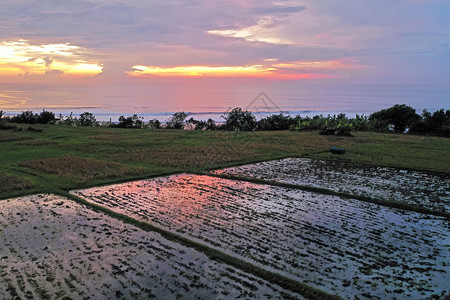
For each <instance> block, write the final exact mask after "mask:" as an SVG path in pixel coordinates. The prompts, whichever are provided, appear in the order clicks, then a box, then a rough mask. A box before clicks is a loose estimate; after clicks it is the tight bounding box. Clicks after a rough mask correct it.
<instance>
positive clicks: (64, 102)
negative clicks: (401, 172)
mask: <svg viewBox="0 0 450 300" xmlns="http://www.w3.org/2000/svg"><path fill="white" fill-rule="evenodd" d="M394 104H407V105H409V106H411V107H413V108H415V109H416V111H417V113H419V114H421V113H422V110H423V109H427V110H428V111H435V110H437V109H441V108H444V109H449V104H450V86H430V85H386V84H385V85H375V84H372V85H369V84H366V85H351V84H309V83H308V84H305V83H303V84H298V83H295V82H288V83H285V82H280V81H275V82H272V81H269V82H267V83H266V84H261V83H260V82H257V83H255V82H245V83H243V84H242V83H236V84H234V85H228V86H226V85H225V86H224V85H223V84H220V83H218V82H212V83H211V82H209V83H208V84H205V82H203V83H202V82H200V83H198V82H195V81H191V82H188V83H183V84H169V83H165V84H164V83H162V84H161V83H160V84H152V85H150V84H147V83H142V82H140V83H126V84H125V83H123V84H120V83H115V84H102V85H94V84H85V85H78V86H73V85H67V84H66V85H49V84H45V85H44V84H32V85H30V84H27V85H22V84H0V110H3V111H5V112H6V115H15V114H17V113H19V112H20V111H23V110H32V111H34V112H35V113H37V112H39V111H42V109H46V110H50V111H53V112H55V113H56V114H57V115H59V114H62V115H63V116H68V115H70V114H71V113H72V114H73V115H74V116H78V115H79V114H81V113H83V112H91V113H93V114H94V115H95V116H96V118H97V120H98V121H109V120H112V121H113V122H115V121H117V120H118V118H119V116H121V115H124V116H131V115H133V114H137V115H139V116H141V117H143V118H144V121H148V120H151V119H158V120H160V121H162V122H164V121H166V120H168V119H169V118H170V117H171V116H172V115H173V113H175V112H179V111H184V112H188V113H189V115H190V116H189V117H193V118H194V119H197V120H206V119H208V118H212V119H213V120H215V121H216V122H222V121H223V120H224V119H223V117H222V116H223V115H224V113H225V112H226V111H227V110H228V109H230V108H234V107H241V108H243V109H247V110H250V111H252V112H253V113H254V114H255V116H256V117H257V118H258V119H260V118H262V117H265V116H267V115H270V114H274V113H284V114H289V115H292V116H295V115H301V116H314V115H320V114H322V115H325V116H326V115H328V114H330V115H333V114H339V113H345V114H346V115H348V116H354V115H356V114H360V115H361V114H364V115H370V114H371V113H373V112H375V111H378V110H380V109H383V108H388V107H390V106H392V105H394Z"/></svg>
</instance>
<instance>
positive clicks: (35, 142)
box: [0, 125, 450, 198]
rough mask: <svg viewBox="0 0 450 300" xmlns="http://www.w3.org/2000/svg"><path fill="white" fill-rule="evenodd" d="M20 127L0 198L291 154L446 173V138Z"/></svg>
mask: <svg viewBox="0 0 450 300" xmlns="http://www.w3.org/2000/svg"><path fill="white" fill-rule="evenodd" d="M20 126H21V125H19V127H20ZM22 127H23V129H24V130H23V131H12V130H0V153H1V155H0V170H2V172H3V175H2V178H6V177H7V178H14V184H13V185H12V184H11V187H12V186H14V188H5V187H3V188H2V189H0V198H6V197H10V196H14V195H23V194H26V193H31V192H33V193H34V192H48V191H54V190H69V189H74V188H83V187H88V186H95V185H104V184H108V183H115V182H122V181H126V180H133V179H141V178H146V177H154V176H157V175H161V174H168V173H175V172H201V171H204V170H207V169H213V168H219V167H228V166H232V165H238V164H243V163H252V162H258V161H265V160H271V159H277V158H284V157H293V156H296V157H311V158H315V159H326V160H330V159H331V160H346V161H350V162H356V163H364V164H372V165H382V166H392V167H399V168H405V169H415V170H422V171H430V172H439V173H446V174H449V173H450V139H446V138H438V137H424V136H410V135H394V134H380V133H371V132H356V133H355V134H354V135H355V137H335V136H321V135H319V134H318V132H317V131H303V132H294V131H272V132H255V133H254V132H240V133H234V132H223V131H209V132H203V131H183V130H136V129H120V128H101V127H67V126H52V125H33V127H34V128H37V129H42V132H32V131H26V129H27V128H28V125H22ZM330 147H343V148H345V149H346V154H345V155H332V154H331V153H329V152H328V149H329V148H330ZM8 180H10V179H8ZM8 182H11V181H8ZM30 183H31V184H30ZM3 185H8V186H9V183H4V184H3Z"/></svg>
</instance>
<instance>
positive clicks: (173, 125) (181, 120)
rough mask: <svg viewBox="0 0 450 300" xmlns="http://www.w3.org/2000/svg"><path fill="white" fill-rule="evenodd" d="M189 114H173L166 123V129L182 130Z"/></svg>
mask: <svg viewBox="0 0 450 300" xmlns="http://www.w3.org/2000/svg"><path fill="white" fill-rule="evenodd" d="M188 115H189V114H188V113H185V112H184V111H182V112H176V113H174V114H173V116H172V118H171V119H170V120H168V121H167V128H168V129H183V128H184V124H185V120H186V118H187V116H188Z"/></svg>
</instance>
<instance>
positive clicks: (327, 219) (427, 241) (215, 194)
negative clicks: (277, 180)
mask: <svg viewBox="0 0 450 300" xmlns="http://www.w3.org/2000/svg"><path fill="white" fill-rule="evenodd" d="M73 193H74V194H76V195H78V196H81V197H83V198H85V199H87V200H88V201H91V202H93V203H96V204H99V205H103V206H105V207H108V208H110V209H112V210H114V211H116V212H119V213H123V214H126V215H129V216H131V217H133V218H136V219H139V220H143V221H147V222H150V223H153V224H156V225H157V226H161V227H163V228H166V229H168V230H171V231H174V232H178V233H181V234H183V235H185V236H188V237H189V238H192V239H195V240H198V241H201V242H203V243H206V244H209V245H211V246H213V247H216V248H219V249H221V250H222V251H224V252H227V253H231V254H233V255H236V256H239V257H243V258H245V259H247V260H249V261H252V262H254V263H256V264H259V265H262V266H265V267H267V268H269V269H272V270H276V271H278V272H281V273H283V274H286V275H287V276H290V277H292V278H295V279H298V280H300V281H302V282H305V283H307V284H309V285H311V286H314V287H317V288H319V289H322V290H325V291H327V292H330V293H336V294H339V295H341V296H342V297H344V298H348V299H352V298H354V297H355V296H357V297H359V298H370V297H373V298H375V299H376V298H378V299H387V298H397V299H419V298H425V297H430V296H432V295H442V294H443V293H445V291H446V290H449V289H450V284H449V282H450V266H449V261H450V253H449V249H450V236H449V225H448V221H445V220H442V219H439V218H437V217H429V216H424V215H422V214H418V213H414V212H405V211H400V210H396V209H391V208H387V207H382V206H379V205H376V204H372V203H365V202H361V201H357V200H349V199H342V198H339V197H336V196H328V195H321V194H315V193H310V192H304V191H300V190H295V189H288V188H281V187H276V186H268V185H256V184H252V183H248V182H240V181H231V180H225V179H221V178H214V177H209V176H197V175H186V174H185V175H174V176H169V177H163V178H156V179H152V180H142V181H135V182H130V183H124V184H119V185H113V186H107V187H100V188H99V187H97V188H90V189H85V190H78V191H74V192H73Z"/></svg>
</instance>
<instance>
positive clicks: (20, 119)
mask: <svg viewBox="0 0 450 300" xmlns="http://www.w3.org/2000/svg"><path fill="white" fill-rule="evenodd" d="M188 117H189V113H186V112H176V113H174V114H173V116H172V117H171V118H170V119H169V120H167V121H166V122H164V123H162V122H160V121H159V120H157V119H152V120H149V121H148V122H145V121H144V118H143V117H141V116H138V115H136V114H135V115H133V116H130V117H125V116H120V117H119V119H118V122H116V123H113V122H102V123H101V122H98V121H97V120H96V117H95V116H94V115H93V114H92V113H90V112H84V113H82V114H80V115H79V116H78V117H74V116H73V115H72V114H71V115H70V116H67V117H64V116H62V115H59V117H56V115H55V114H54V113H53V112H50V111H47V110H43V111H42V112H40V113H39V114H34V113H33V112H32V111H29V110H28V111H23V112H22V113H20V114H18V115H16V116H13V117H10V118H6V117H4V112H3V111H0V120H1V123H0V127H3V128H5V127H6V125H5V124H4V123H5V121H8V122H10V123H26V124H63V125H69V126H109V127H118V128H149V129H163V128H164V129H192V130H234V131H268V130H297V131H301V130H320V133H321V134H325V135H342V136H351V132H352V131H377V132H392V133H408V134H424V135H436V136H444V137H450V110H446V111H444V109H440V110H437V111H435V112H433V113H431V112H428V111H427V110H424V111H423V112H422V114H421V115H419V114H417V113H416V110H415V109H413V108H412V107H410V106H407V105H405V104H401V105H400V104H396V105H394V106H392V107H390V108H387V109H382V110H380V111H377V112H374V113H373V114H371V115H369V116H365V115H356V116H355V117H349V116H347V115H345V114H338V115H328V116H323V115H316V116H313V117H302V116H300V115H297V116H290V115H286V114H283V113H279V114H272V115H270V116H267V117H265V118H262V119H260V120H257V119H256V117H255V115H254V114H253V113H252V112H251V111H248V110H243V109H242V108H240V107H236V108H232V109H231V108H230V109H229V110H228V111H227V112H226V113H225V114H224V115H222V118H223V119H224V122H223V123H220V124H217V123H216V122H215V121H214V120H212V119H211V118H210V119H208V120H206V121H203V120H196V119H194V118H192V117H191V118H189V119H188ZM9 127H11V126H9Z"/></svg>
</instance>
